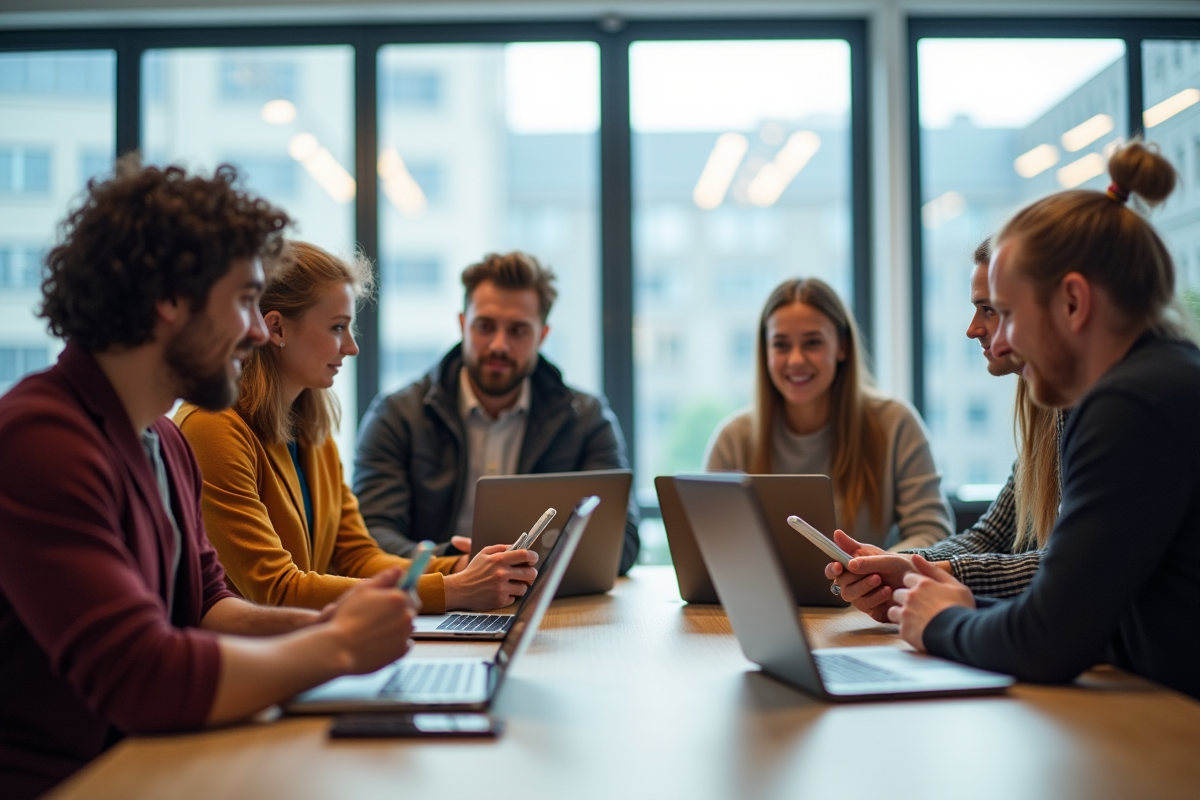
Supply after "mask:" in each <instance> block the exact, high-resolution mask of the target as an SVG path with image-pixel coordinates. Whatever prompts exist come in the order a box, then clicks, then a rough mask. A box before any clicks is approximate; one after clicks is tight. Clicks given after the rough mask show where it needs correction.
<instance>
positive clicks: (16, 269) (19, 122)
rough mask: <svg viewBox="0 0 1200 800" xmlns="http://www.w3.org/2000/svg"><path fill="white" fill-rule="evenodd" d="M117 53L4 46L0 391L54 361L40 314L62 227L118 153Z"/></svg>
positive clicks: (55, 347)
mask: <svg viewBox="0 0 1200 800" xmlns="http://www.w3.org/2000/svg"><path fill="white" fill-rule="evenodd" d="M115 80H116V54H115V53H114V52H113V51H110V50H99V51H77V52H41V53H0V393H2V392H4V391H5V390H7V389H8V388H9V387H10V386H12V384H13V383H14V382H15V381H16V380H17V379H19V378H20V377H21V376H23V375H25V374H26V373H29V372H32V371H34V370H38V369H42V368H44V367H46V366H48V365H49V364H51V363H52V362H53V359H54V357H55V356H56V355H57V353H58V351H59V350H60V349H61V346H62V345H61V342H59V340H57V339H55V338H53V337H51V336H50V335H49V334H48V333H47V332H46V324H45V322H44V321H43V320H40V319H38V318H37V317H36V316H35V313H36V308H37V305H38V302H39V300H40V297H41V293H40V288H41V283H42V274H43V269H44V267H43V264H44V260H45V256H46V251H47V250H48V249H49V247H50V245H51V244H52V243H53V241H54V234H55V226H56V225H57V224H58V223H59V221H60V220H61V219H62V218H63V217H64V216H65V214H66V212H67V210H68V209H69V208H70V207H71V206H72V205H73V204H74V203H75V202H77V201H78V200H79V198H80V191H81V190H82V189H83V187H84V186H85V185H86V183H87V181H88V179H89V178H92V177H94V176H96V175H98V174H102V173H104V172H107V171H108V170H109V169H111V167H112V162H113V155H114V154H115V152H116V142H115V139H114V132H115V125H114V119H115V111H116V109H115V104H116V97H115V93H114V90H113V89H114V84H115Z"/></svg>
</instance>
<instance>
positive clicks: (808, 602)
mask: <svg viewBox="0 0 1200 800" xmlns="http://www.w3.org/2000/svg"><path fill="white" fill-rule="evenodd" d="M746 477H748V478H749V479H750V483H751V484H752V485H753V486H754V491H755V493H756V494H757V495H758V499H759V502H760V503H762V507H763V511H764V512H765V514H766V517H767V523H768V527H769V528H770V530H771V536H772V538H773V539H774V540H775V548H776V550H778V552H779V560H780V563H781V564H782V565H783V572H784V574H785V575H786V576H787V581H788V585H789V586H790V587H791V589H792V594H793V595H794V596H795V598H796V602H797V603H799V604H800V605H802V606H839V607H840V606H844V605H846V603H845V601H843V600H842V599H841V598H840V597H836V596H834V595H833V594H830V592H829V581H828V580H827V579H826V578H825V565H826V564H827V563H829V559H828V558H826V557H825V556H824V555H823V554H822V553H821V551H820V550H818V549H817V548H815V547H813V546H812V545H811V544H809V543H808V542H807V541H805V539H804V537H802V536H797V535H796V532H795V531H794V530H792V528H791V527H790V526H789V525H788V524H787V517H788V515H789V514H795V515H796V516H798V517H803V518H804V519H805V520H807V521H808V522H809V523H810V524H812V525H815V526H816V528H817V530H821V531H833V529H834V528H835V527H836V526H837V522H836V517H835V514H834V508H833V483H832V482H830V480H829V478H828V477H827V476H825V475H747V476H746ZM654 488H655V490H656V491H657V492H658V507H659V509H660V510H661V511H662V519H663V526H664V527H665V528H666V529H667V546H668V547H669V548H670V549H671V562H672V563H673V564H674V565H675V577H676V579H677V580H678V582H679V595H680V597H682V598H683V599H684V600H686V601H687V602H689V603H720V602H721V600H720V598H718V597H717V590H716V588H715V587H714V586H713V584H712V578H710V577H709V575H708V570H707V569H706V568H705V566H704V559H702V558H701V557H700V550H699V548H697V547H696V536H695V534H694V533H692V523H691V522H690V521H689V520H688V516H687V514H686V513H685V512H684V509H683V503H681V502H680V500H679V492H678V491H677V490H676V488H675V479H674V478H672V477H668V476H660V477H657V478H655V479H654Z"/></svg>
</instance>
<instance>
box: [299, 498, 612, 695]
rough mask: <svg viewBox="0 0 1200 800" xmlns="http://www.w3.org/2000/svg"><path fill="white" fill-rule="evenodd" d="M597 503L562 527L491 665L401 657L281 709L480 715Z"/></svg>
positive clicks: (587, 501) (584, 506) (583, 505)
mask: <svg viewBox="0 0 1200 800" xmlns="http://www.w3.org/2000/svg"><path fill="white" fill-rule="evenodd" d="M599 504H600V499H599V498H596V497H585V498H583V500H581V501H579V504H578V505H576V506H575V510H574V511H573V512H572V513H571V515H570V517H569V518H568V519H567V523H566V524H565V525H564V526H563V529H562V534H561V535H560V536H559V537H558V542H557V543H556V544H555V545H554V547H553V548H551V550H550V553H549V554H548V555H547V556H546V560H545V564H544V566H543V567H542V573H541V578H539V579H538V580H537V581H536V582H534V585H533V588H532V589H530V590H529V594H528V595H527V598H526V601H525V602H524V603H522V604H521V609H520V611H518V612H517V614H516V617H515V619H514V620H513V622H512V625H511V627H510V629H509V631H508V635H507V636H505V637H504V642H503V643H502V644H501V645H500V649H499V650H498V651H497V653H496V657H495V660H493V661H481V660H480V659H478V658H401V659H399V660H398V661H394V662H392V663H391V664H388V665H387V666H386V667H384V668H383V669H379V670H376V671H375V672H372V673H369V674H367V675H347V676H344V677H341V678H335V679H334V680H331V681H329V682H327V683H323V684H321V685H320V686H317V687H315V688H313V689H309V690H308V691H307V692H302V693H301V694H299V695H297V696H296V697H294V698H292V699H291V700H290V701H288V702H287V703H285V704H284V710H285V711H287V712H288V713H291V714H335V713H339V712H342V711H407V710H420V711H482V710H484V709H486V708H487V707H488V705H489V704H490V703H491V702H492V699H493V698H494V697H495V696H496V693H497V692H498V691H499V690H500V685H501V684H502V683H503V682H504V675H505V673H507V671H508V668H509V667H510V666H512V663H513V662H514V661H516V660H517V658H518V657H520V655H521V654H522V653H524V652H525V649H526V648H527V647H529V643H530V641H532V639H533V635H534V634H535V633H536V632H537V629H538V625H539V624H540V623H541V621H542V616H543V615H544V614H545V613H546V608H547V607H548V606H549V605H550V601H551V600H552V599H553V597H554V590H555V589H557V588H558V584H559V582H560V581H562V578H563V575H564V574H565V573H566V569H567V565H568V564H569V563H570V562H571V556H572V555H574V553H575V550H576V548H577V547H578V546H579V542H580V541H581V540H582V539H583V532H584V530H586V529H587V527H588V522H589V521H590V520H591V518H592V513H593V512H594V511H595V510H596V506H598V505H599Z"/></svg>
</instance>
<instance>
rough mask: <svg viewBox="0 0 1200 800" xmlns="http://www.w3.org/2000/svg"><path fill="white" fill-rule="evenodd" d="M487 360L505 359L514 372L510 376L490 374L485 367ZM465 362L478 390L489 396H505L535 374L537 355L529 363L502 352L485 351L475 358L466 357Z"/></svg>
mask: <svg viewBox="0 0 1200 800" xmlns="http://www.w3.org/2000/svg"><path fill="white" fill-rule="evenodd" d="M485 361H503V362H504V363H506V364H508V365H509V366H510V367H511V368H512V372H511V373H510V374H509V376H508V378H505V377H504V376H500V375H489V374H488V373H487V372H486V371H485V370H484V368H483V364H484V362H485ZM464 363H465V365H466V368H467V374H468V375H470V376H471V381H472V382H473V383H474V384H475V388H476V389H477V390H478V391H480V392H481V393H483V394H486V395H487V396H489V397H503V396H504V395H506V394H509V393H510V392H512V391H513V390H514V389H516V388H517V387H518V386H520V385H521V381H523V380H525V379H526V378H528V377H529V376H530V375H532V374H533V370H534V368H535V367H536V366H537V356H536V355H535V356H534V357H533V358H532V359H530V360H529V362H528V363H527V364H518V363H517V362H516V361H514V360H513V359H511V358H509V357H508V356H506V355H502V354H500V353H483V354H481V355H479V356H476V357H475V358H474V359H470V358H468V359H466V360H465V362H464Z"/></svg>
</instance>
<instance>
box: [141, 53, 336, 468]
mask: <svg viewBox="0 0 1200 800" xmlns="http://www.w3.org/2000/svg"><path fill="white" fill-rule="evenodd" d="M353 71H354V51H353V49H352V48H350V47H344V46H340V47H339V46H334V47H280V48H256V49H247V48H222V49H217V48H211V49H172V50H149V51H147V52H146V53H145V54H144V55H143V57H142V98H141V99H142V104H141V111H142V131H141V143H142V151H143V153H144V156H145V159H146V161H147V162H148V163H152V164H182V165H184V166H186V167H189V168H191V169H198V170H203V171H205V172H211V171H212V170H213V169H215V168H216V167H217V166H218V165H219V164H233V165H234V166H236V167H238V168H239V170H240V171H241V172H242V173H243V175H244V181H245V184H244V185H245V187H246V188H247V189H249V190H251V191H253V192H255V193H257V194H260V195H262V196H263V197H265V198H266V199H267V200H269V201H271V202H272V203H275V204H276V205H278V206H280V207H282V208H283V209H284V210H286V211H287V212H288V214H289V215H290V216H291V217H292V219H293V221H294V227H293V228H292V230H291V231H290V233H289V236H292V237H294V238H296V239H299V240H302V241H308V242H312V243H313V244H316V245H319V246H320V247H323V248H325V249H326V250H329V251H330V252H332V253H335V254H338V255H341V256H347V257H348V256H352V255H353V253H354V248H355V234H354V202H355V197H356V194H357V184H356V181H355V176H354V131H353V124H352V122H353V113H352V101H353V97H354V92H353V82H352V75H353ZM356 366H357V365H356V364H355V360H354V359H347V361H346V363H345V365H344V367H343V369H342V371H341V372H340V373H339V374H338V376H337V379H336V380H335V383H334V391H335V392H336V393H337V395H338V398H339V399H340V401H341V403H342V408H343V409H345V410H346V411H347V413H345V414H344V415H343V423H342V428H341V431H340V432H339V436H338V447H339V448H340V449H341V450H342V453H343V458H346V459H347V460H349V458H350V457H351V454H353V452H354V438H355V433H356V431H357V427H358V426H357V422H358V415H357V413H355V411H356V409H357V400H356V393H355V384H356V381H355V369H356Z"/></svg>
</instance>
